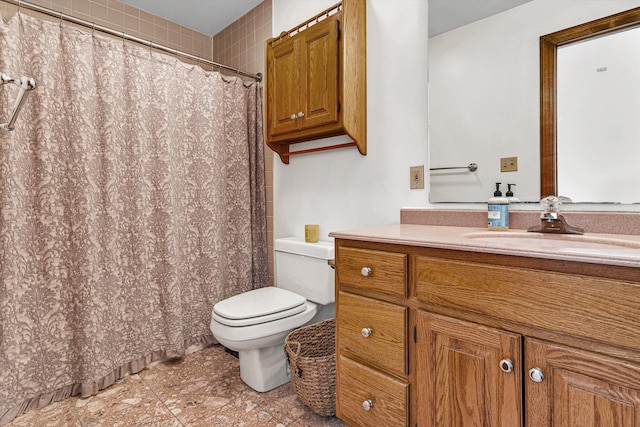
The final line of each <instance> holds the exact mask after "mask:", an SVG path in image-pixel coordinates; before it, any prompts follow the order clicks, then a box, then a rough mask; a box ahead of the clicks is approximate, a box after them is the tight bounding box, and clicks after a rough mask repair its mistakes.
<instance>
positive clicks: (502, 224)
mask: <svg viewBox="0 0 640 427" xmlns="http://www.w3.org/2000/svg"><path fill="white" fill-rule="evenodd" d="M500 184H502V183H501V182H496V191H495V192H494V193H493V197H492V198H490V199H489V201H488V202H487V220H488V221H487V226H488V228H489V230H495V231H505V230H508V229H509V199H507V198H506V197H502V192H501V191H500Z"/></svg>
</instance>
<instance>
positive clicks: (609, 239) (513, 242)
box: [329, 224, 640, 268]
mask: <svg viewBox="0 0 640 427" xmlns="http://www.w3.org/2000/svg"><path fill="white" fill-rule="evenodd" d="M329 236H330V237H334V238H337V239H352V240H360V241H367V242H377V243H392V244H400V245H409V246H419V247H428V248H439V249H451V250H461V251H471V252H484V253H494V254H503V255H512V256H523V257H533V258H542V259H555V260H563V261H577V262H587V263H594V264H607V265H619V266H625V267H635V268H640V235H619V234H597V233H585V234H584V235H568V234H563V235H557V234H543V233H528V232H527V231H525V230H509V231H489V230H487V229H486V228H475V227H451V226H433V225H415V224H393V225H382V226H376V227H368V228H362V229H355V230H347V231H336V232H332V233H330V234H329Z"/></svg>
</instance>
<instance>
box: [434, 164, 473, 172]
mask: <svg viewBox="0 0 640 427" xmlns="http://www.w3.org/2000/svg"><path fill="white" fill-rule="evenodd" d="M447 169H469V172H475V171H477V170H478V165H477V164H475V163H469V165H468V166H451V167H448V168H431V169H429V170H430V171H442V170H447Z"/></svg>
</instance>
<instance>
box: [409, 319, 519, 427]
mask: <svg viewBox="0 0 640 427" xmlns="http://www.w3.org/2000/svg"><path fill="white" fill-rule="evenodd" d="M416 318H417V328H418V329H417V343H416V350H417V357H416V360H417V366H416V368H417V373H416V389H417V393H418V395H417V401H418V405H417V416H418V425H420V426H433V427H435V426H466V427H468V426H477V427H517V426H522V384H521V378H522V363H521V361H522V357H521V343H522V339H521V335H519V334H513V333H510V332H506V331H501V330H498V329H493V328H488V327H485V326H481V325H478V324H474V323H469V322H464V321H461V320H457V319H452V318H448V317H443V316H438V315H434V314H431V313H427V312H424V311H420V310H419V311H418V312H417V316H416Z"/></svg>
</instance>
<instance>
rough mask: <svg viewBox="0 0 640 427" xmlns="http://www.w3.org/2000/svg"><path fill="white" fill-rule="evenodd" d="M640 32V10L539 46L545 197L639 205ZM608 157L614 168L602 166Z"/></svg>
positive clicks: (558, 35) (579, 28)
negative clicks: (639, 84) (639, 77)
mask: <svg viewBox="0 0 640 427" xmlns="http://www.w3.org/2000/svg"><path fill="white" fill-rule="evenodd" d="M639 26H640V8H635V9H631V10H628V11H626V12H621V13H618V14H615V15H612V16H608V17H605V18H601V19H598V20H595V21H591V22H587V23H585V24H582V25H579V26H576V27H572V28H568V29H566V30H561V31H558V32H555V33H552V34H548V35H545V36H542V37H541V38H540V83H541V87H540V116H541V124H540V132H541V133H540V193H541V194H542V195H543V196H546V195H552V194H553V195H558V193H561V194H562V195H566V196H569V197H571V198H572V199H573V201H574V202H589V201H593V200H590V199H589V197H597V200H598V201H601V202H623V203H638V202H640V188H638V186H637V185H636V184H635V183H637V182H638V180H639V179H640V172H639V168H638V167H637V159H638V156H637V154H638V149H637V147H638V146H640V144H638V140H639V139H640V138H639V137H638V136H639V134H640V132H639V129H638V126H637V121H638V120H637V117H638V113H639V112H640V106H638V99H640V93H639V91H638V83H637V81H638V75H640V66H639V65H638V64H637V63H636V61H635V59H636V58H638V55H639V53H640V35H639V34H640V28H638V27H639ZM597 61H601V63H600V65H599V66H596V67H594V66H593V64H594V63H597ZM607 64H609V65H607ZM614 64H615V65H614ZM612 65H613V67H612ZM627 72H629V73H630V74H629V75H630V77H631V78H629V79H627V78H625V75H626V73H627ZM606 73H614V74H615V75H612V76H608V75H606ZM600 74H601V75H600ZM594 77H595V78H594ZM634 113H635V114H634ZM627 114H629V115H630V116H627ZM621 131H622V132H621ZM559 141H562V142H559ZM585 144H586V148H585ZM600 147H602V148H604V150H602V149H600ZM603 151H604V153H606V154H608V155H607V156H606V157H607V158H608V160H609V162H602V159H603V154H604V153H603ZM630 154H636V156H635V157H634V156H631V155H630ZM610 165H611V166H610ZM598 172H599V173H598ZM613 175H615V177H613V178H612V176H613ZM604 177H608V178H607V179H603V178H604ZM602 181H604V182H602ZM625 184H626V185H625ZM587 188H588V189H591V192H590V193H585V189H587ZM634 193H635V194H634Z"/></svg>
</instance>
